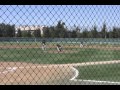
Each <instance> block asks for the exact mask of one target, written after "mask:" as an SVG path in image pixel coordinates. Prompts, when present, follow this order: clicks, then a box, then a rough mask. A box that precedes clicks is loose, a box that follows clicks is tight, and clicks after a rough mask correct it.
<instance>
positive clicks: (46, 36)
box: [43, 27, 50, 38]
mask: <svg viewBox="0 0 120 90" xmlns="http://www.w3.org/2000/svg"><path fill="white" fill-rule="evenodd" d="M43 37H45V38H49V37H50V30H49V27H46V28H45V30H44V35H43Z"/></svg>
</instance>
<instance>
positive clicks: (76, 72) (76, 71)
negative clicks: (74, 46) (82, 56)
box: [70, 67, 79, 80]
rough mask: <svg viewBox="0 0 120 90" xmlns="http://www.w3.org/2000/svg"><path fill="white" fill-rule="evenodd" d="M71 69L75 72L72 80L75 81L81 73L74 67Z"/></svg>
mask: <svg viewBox="0 0 120 90" xmlns="http://www.w3.org/2000/svg"><path fill="white" fill-rule="evenodd" d="M71 69H72V70H73V71H74V72H75V75H74V76H73V77H72V78H71V79H70V80H75V79H76V78H77V76H78V75H79V71H78V70H77V69H76V68H74V67H71Z"/></svg>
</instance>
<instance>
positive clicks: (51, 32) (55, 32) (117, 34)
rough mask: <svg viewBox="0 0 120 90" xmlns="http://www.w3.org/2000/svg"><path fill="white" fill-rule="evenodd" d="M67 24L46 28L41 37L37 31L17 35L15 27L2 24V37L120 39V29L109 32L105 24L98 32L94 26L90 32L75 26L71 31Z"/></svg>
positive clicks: (60, 22) (114, 28)
mask: <svg viewBox="0 0 120 90" xmlns="http://www.w3.org/2000/svg"><path fill="white" fill-rule="evenodd" d="M65 26H66V25H65V22H62V21H58V23H57V25H55V26H50V27H48V26H47V27H45V28H44V30H43V31H44V34H43V35H41V32H40V30H39V29H38V30H35V31H34V32H31V31H30V30H28V31H21V30H20V29H19V30H18V32H17V34H16V33H15V32H16V31H15V25H10V24H4V23H1V24H0V37H44V38H120V28H117V27H113V29H112V30H108V28H107V26H106V24H105V23H103V26H102V27H101V30H100V31H98V29H97V26H96V25H94V27H93V28H91V29H90V30H88V29H87V28H85V29H84V30H81V29H80V28H79V27H78V26H75V25H74V28H72V29H71V30H69V29H68V28H67V27H65Z"/></svg>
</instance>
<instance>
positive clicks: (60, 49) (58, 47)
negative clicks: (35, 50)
mask: <svg viewBox="0 0 120 90" xmlns="http://www.w3.org/2000/svg"><path fill="white" fill-rule="evenodd" d="M57 51H59V52H61V51H62V47H61V45H59V44H57Z"/></svg>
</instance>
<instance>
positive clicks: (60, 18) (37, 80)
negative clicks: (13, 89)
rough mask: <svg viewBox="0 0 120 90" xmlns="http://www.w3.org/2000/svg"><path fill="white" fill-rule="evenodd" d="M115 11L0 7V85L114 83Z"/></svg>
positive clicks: (117, 76) (119, 68)
mask: <svg viewBox="0 0 120 90" xmlns="http://www.w3.org/2000/svg"><path fill="white" fill-rule="evenodd" d="M119 16H120V6H117V5H0V84H3V85H9V84H10V85H11V84H12V85H14V84H15V85H17V84H18V85H24V84H25V85H26V84H28V85H31V84H33V85H102V84H103V85H105V84H120V64H119V63H120V25H119V24H120V17H119Z"/></svg>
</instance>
